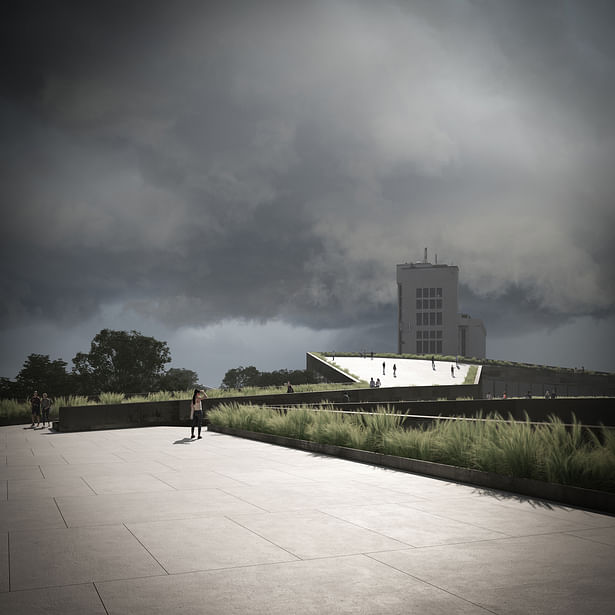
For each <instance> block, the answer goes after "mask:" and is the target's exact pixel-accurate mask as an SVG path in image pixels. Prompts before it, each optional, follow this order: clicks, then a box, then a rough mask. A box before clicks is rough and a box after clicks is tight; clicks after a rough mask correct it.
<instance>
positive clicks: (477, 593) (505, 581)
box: [0, 362, 615, 615]
mask: <svg viewBox="0 0 615 615" xmlns="http://www.w3.org/2000/svg"><path fill="white" fill-rule="evenodd" d="M380 363H381V362H380ZM380 367H381V366H380ZM391 367H392V366H391ZM399 369H401V368H400V366H399V365H398V370H399ZM387 371H388V368H387ZM397 376H398V378H399V377H401V373H400V372H399V371H398V374H397ZM449 376H450V368H449ZM381 380H382V378H381ZM189 435H190V434H189V429H188V428H187V427H177V426H173V427H170V426H169V427H164V426H158V427H148V428H134V429H118V430H107V431H90V432H72V433H57V432H53V431H51V430H47V429H39V430H32V429H29V428H25V427H24V426H21V425H18V426H9V427H2V428H0V451H1V455H2V456H1V457H0V538H1V539H0V612H1V613H20V614H30V613H59V614H60V613H61V614H63V615H66V614H71V613H75V614H79V615H83V614H84V613H88V614H89V613H92V614H101V615H104V614H109V615H113V614H118V613H131V614H140V613H143V614H145V613H147V614H148V615H150V614H151V613H175V612H182V613H209V614H227V613H251V614H265V613H266V614H279V615H287V614H288V613H298V614H303V613H311V614H312V613H319V614H320V613H344V614H345V613H362V614H376V613H382V614H383V615H384V614H386V615H394V614H397V613H398V614H404V615H406V614H408V613H419V614H421V615H431V614H435V613H447V614H448V613H462V614H468V615H479V614H488V613H491V614H492V613H498V614H502V615H504V614H513V613H514V614H524V615H525V614H527V613H532V614H541V613H558V614H561V613H592V614H593V615H600V614H602V613H604V614H606V613H608V614H609V615H610V613H612V609H613V602H614V600H615V586H614V585H613V575H614V573H615V517H613V516H611V515H607V514H598V513H595V512H590V511H587V510H582V509H578V508H573V507H567V506H561V505H557V504H554V503H551V502H548V501H545V500H537V499H531V498H525V497H522V496H518V495H515V494H511V493H507V492H503V491H493V490H486V489H481V488H478V487H475V486H471V485H464V484H459V483H456V482H452V481H444V480H438V479H435V478H428V477H425V476H420V475H416V474H411V473H406V472H400V471H395V470H388V469H383V468H380V467H376V466H372V465H369V464H364V463H357V462H352V461H348V460H343V459H338V458H334V457H328V456H323V455H317V454H313V453H309V452H306V451H300V450H295V449H288V448H282V447H277V446H274V445H271V444H265V443H262V442H255V441H251V440H245V439H241V438H236V437H232V436H228V435H222V434H218V433H214V432H205V433H204V438H203V439H202V440H194V441H191V440H190V438H189Z"/></svg>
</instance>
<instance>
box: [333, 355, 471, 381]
mask: <svg viewBox="0 0 615 615" xmlns="http://www.w3.org/2000/svg"><path fill="white" fill-rule="evenodd" d="M326 360H327V362H328V363H331V364H332V365H334V366H336V367H338V368H340V369H342V370H344V371H346V372H348V373H350V374H352V375H353V376H355V377H356V378H358V379H359V380H365V381H366V382H369V380H370V378H373V379H374V381H375V380H376V379H377V378H380V386H381V387H407V386H437V385H443V384H449V385H450V384H463V383H464V380H465V377H466V375H467V373H468V370H469V369H470V365H468V364H467V363H463V362H461V361H460V362H459V363H458V364H455V362H454V361H452V362H451V361H434V366H435V369H434V366H432V364H431V359H429V360H424V359H397V358H396V359H391V358H383V357H378V356H376V355H374V358H373V359H372V358H371V357H370V355H366V356H365V357H338V356H336V357H335V359H334V360H333V359H332V358H331V357H326ZM383 364H384V366H383ZM393 366H395V367H396V369H395V371H393ZM451 367H452V368H453V369H452V371H451Z"/></svg>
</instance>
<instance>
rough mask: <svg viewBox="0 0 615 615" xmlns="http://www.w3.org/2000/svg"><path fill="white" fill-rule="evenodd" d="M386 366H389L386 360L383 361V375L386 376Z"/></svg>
mask: <svg viewBox="0 0 615 615" xmlns="http://www.w3.org/2000/svg"><path fill="white" fill-rule="evenodd" d="M386 366H387V364H386V361H383V362H382V375H383V376H384V372H385V370H386Z"/></svg>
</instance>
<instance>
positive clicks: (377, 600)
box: [97, 555, 488, 615]
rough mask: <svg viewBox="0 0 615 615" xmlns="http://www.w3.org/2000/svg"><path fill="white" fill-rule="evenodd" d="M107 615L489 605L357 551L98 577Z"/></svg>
mask: <svg viewBox="0 0 615 615" xmlns="http://www.w3.org/2000/svg"><path fill="white" fill-rule="evenodd" d="M97 587H98V590H99V592H100V595H101V598H102V600H103V602H104V604H105V606H106V607H107V609H108V612H109V615H116V614H119V613H131V614H133V615H147V614H150V613H172V612H177V611H178V610H179V609H178V605H181V609H182V613H186V614H188V615H200V614H202V613H208V614H211V615H245V613H250V614H251V615H288V614H289V613H301V614H304V615H308V614H309V615H322V614H323V613H335V614H341V613H356V614H359V613H360V614H381V615H408V614H412V613H416V614H421V615H436V614H437V615H450V614H451V613H455V614H459V615H486V613H488V612H487V611H485V610H484V609H482V608H480V607H478V606H476V605H473V604H471V603H469V602H467V601H465V600H463V599H460V598H457V597H455V596H452V595H451V594H449V593H447V592H444V591H442V590H440V589H438V588H435V587H433V586H431V585H428V584H426V583H423V582H421V581H418V580H417V579H413V578H411V577H408V576H407V575H404V574H403V573H401V572H399V571H397V570H395V569H394V568H391V567H389V566H384V565H382V564H380V563H379V562H376V561H375V560H373V559H371V558H369V557H366V556H362V555H358V556H352V557H343V558H326V559H318V560H310V561H300V562H290V563H287V564H274V565H271V566H252V567H248V568H234V569H230V570H221V571H214V572H201V573H194V574H187V575H174V576H168V577H164V578H156V579H141V580H135V581H118V582H113V583H100V584H97Z"/></svg>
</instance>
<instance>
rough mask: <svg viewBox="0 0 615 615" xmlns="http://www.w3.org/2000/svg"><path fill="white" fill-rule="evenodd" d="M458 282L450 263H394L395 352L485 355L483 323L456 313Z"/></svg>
mask: <svg viewBox="0 0 615 615" xmlns="http://www.w3.org/2000/svg"><path fill="white" fill-rule="evenodd" d="M458 285H459V268H458V267H456V266H454V265H438V264H435V265H434V264H432V263H429V262H427V259H425V261H424V262H420V263H405V264H403V265H397V300H398V323H397V324H398V338H397V351H398V353H400V354H403V353H408V354H443V355H453V356H457V355H459V356H466V357H477V358H484V357H485V347H486V332H485V327H484V325H483V323H482V321H480V320H478V319H476V318H470V317H469V316H467V315H466V314H459V307H458Z"/></svg>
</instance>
